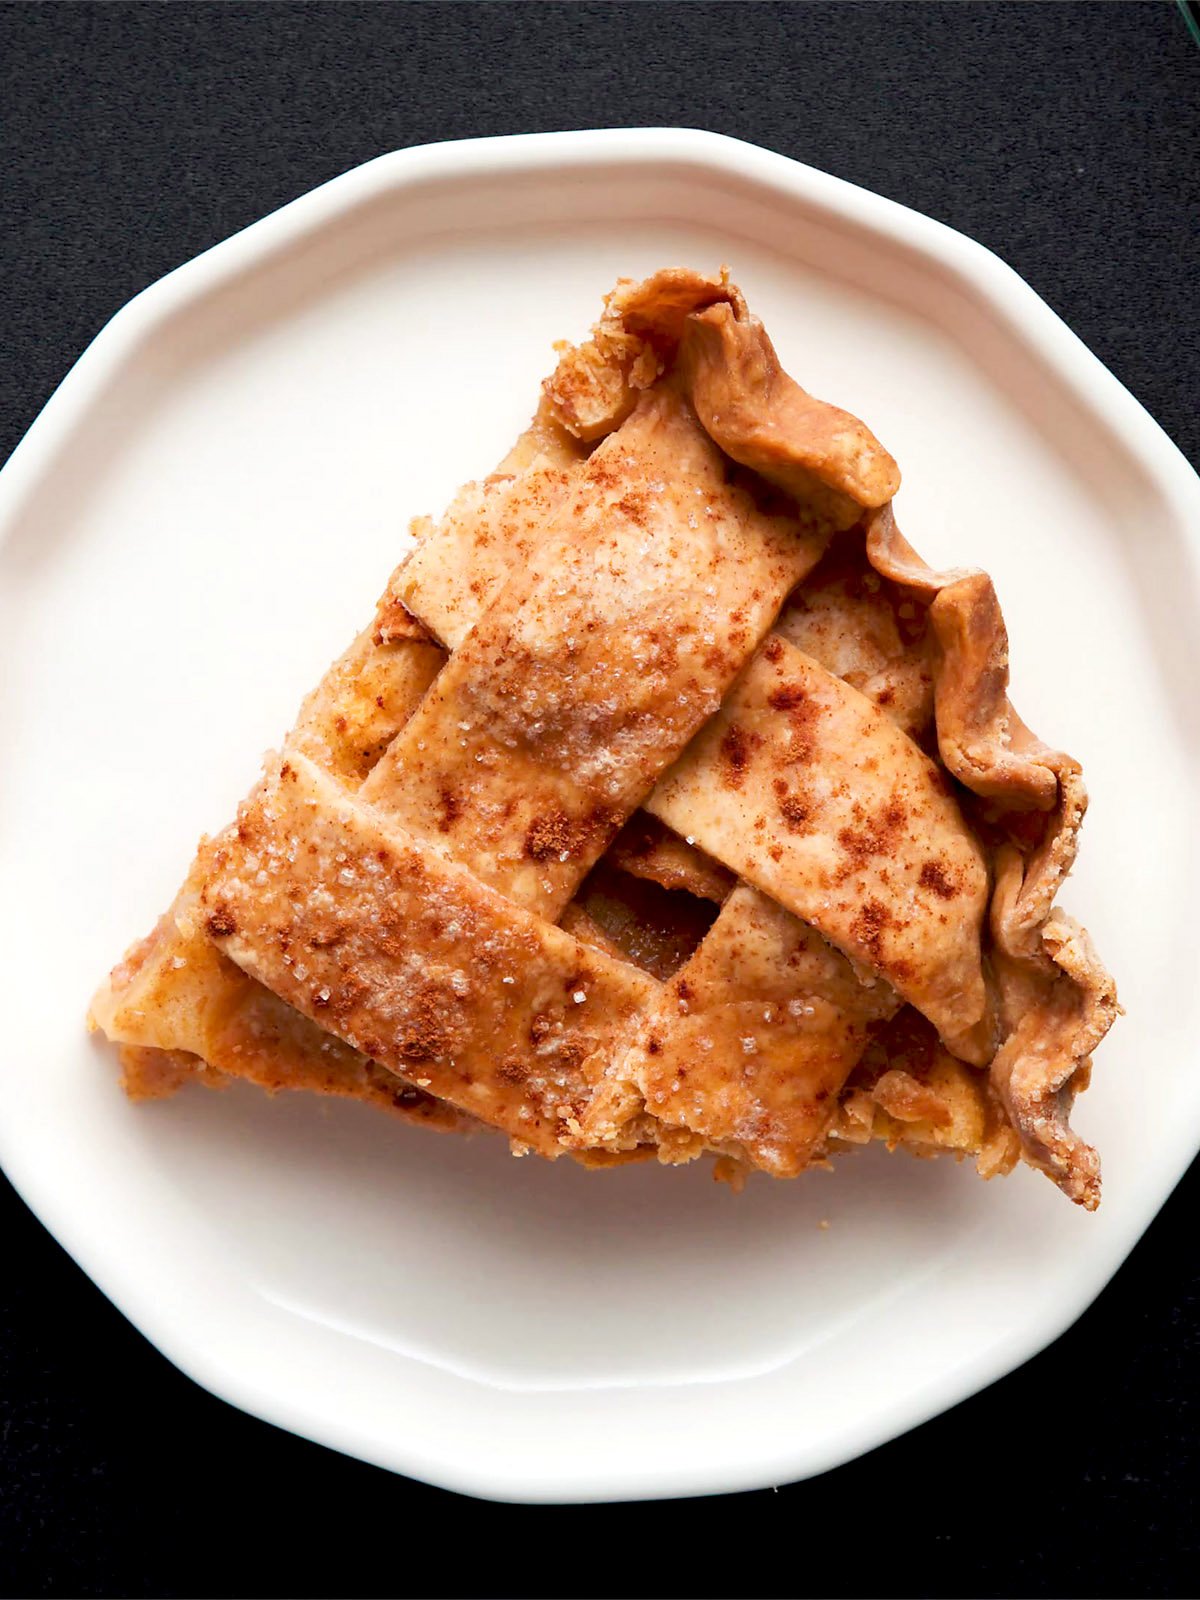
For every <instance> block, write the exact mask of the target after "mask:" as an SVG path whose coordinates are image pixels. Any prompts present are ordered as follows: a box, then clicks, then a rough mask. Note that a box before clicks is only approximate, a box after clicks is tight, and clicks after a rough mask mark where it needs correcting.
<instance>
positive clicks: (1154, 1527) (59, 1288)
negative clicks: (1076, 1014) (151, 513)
mask: <svg viewBox="0 0 1200 1600" xmlns="http://www.w3.org/2000/svg"><path fill="white" fill-rule="evenodd" d="M1198 101H1200V49H1197V48H1196V45H1195V44H1194V43H1193V41H1192V40H1191V39H1190V38H1189V37H1188V34H1187V31H1186V28H1185V25H1184V22H1183V19H1182V17H1181V15H1180V14H1179V12H1178V11H1177V9H1176V8H1175V7H1174V6H1172V5H1169V4H1167V3H1144V4H1133V5H1123V4H1106V5H1095V4H1087V5H1076V4H1056V5H975V4H952V5H933V4H929V5H916V6H912V5H907V4H889V5H878V6H877V5H873V4H861V5H840V6H836V5H835V6H826V5H772V4H761V5H752V4H726V5H707V4H701V3H693V4H683V5H676V4H642V5H633V6H627V5H618V4H612V5H594V4H574V5H558V4H525V5H474V4H465V3H464V4H452V5H424V4H376V5H366V6H363V5H357V4H313V5H307V6H295V5H284V4H260V5H257V6H243V5H232V4H228V5H226V4H210V5H193V4H188V3H175V4H160V5H154V6H137V5H133V6H131V5H122V4H84V5H59V4H49V3H46V4H21V5H12V4H3V5H0V268H2V281H0V330H2V345H0V460H2V459H3V458H4V457H5V456H6V455H7V453H8V451H9V450H11V448H12V447H13V446H14V445H15V444H16V442H17V440H18V439H19V438H20V436H21V434H22V433H23V432H24V430H25V429H26V428H27V427H28V425H29V424H30V423H31V422H32V421H33V419H34V417H35V416H36V414H37V412H38V410H39V409H40V407H41V406H42V404H43V403H44V401H45V400H46V399H47V398H48V396H49V395H50V393H51V391H52V390H53V388H54V386H55V385H56V383H57V382H58V381H59V379H60V378H61V377H62V376H63V374H64V373H65V372H66V370H67V368H68V367H69V365H70V364H71V362H72V361H73V360H74V358H75V357H76V356H77V355H78V354H79V352H80V351H81V350H82V348H83V347H84V345H85V344H86V343H87V342H88V340H89V339H90V338H91V337H92V335H93V334H94V333H95V332H96V331H97V330H98V329H99V328H100V327H101V326H102V324H103V323H104V322H105V321H106V320H107V318H108V317H109V316H111V315H112V313H113V312H115V311H116V310H117V309H118V308H119V307H120V306H121V305H122V304H123V303H124V302H125V301H126V300H127V299H128V298H129V297H130V296H131V295H132V294H134V293H135V292H136V291H137V290H139V289H141V288H142V287H143V286H144V285H145V284H147V283H149V282H151V281H152V280H153V279H155V278H157V277H159V276H160V275H161V274H162V273H164V272H166V271H167V270H168V269H169V268H171V267H173V266H175V265H177V264H178V263H179V262H181V261H184V260H186V259H187V258H188V257H190V256H192V255H194V254H195V253H196V252H197V251H199V250H202V249H204V248H205V247H206V246H208V245H210V244H212V243H214V242H215V241H217V240H219V239H221V238H223V237H225V236H226V235H227V234H229V233H231V232H232V231H233V230H235V229H237V228H240V227H242V226H243V225H244V224H246V223H248V222H251V221H253V220H254V219H255V218H257V217H259V216H261V215H262V214H263V213H265V212H267V211H270V210H272V209H273V208H274V207H276V206H278V205H280V204H282V203H283V202H284V201H286V200H290V199H292V198H293V197H294V196H296V195H298V194H300V193H302V192H303V191H305V190H307V189H309V188H311V187H313V185H315V184H317V183H320V182H322V181H323V180H324V179H326V178H330V177H333V176H334V175H335V174H337V173H339V172H342V171H344V170H345V169H346V168H348V167H351V166H353V165H355V164H356V163H357V162H360V161H364V160H366V159H367V158H369V157H371V156H374V155H377V154H379V153H380V152H382V151H385V150H389V149H394V148H397V147H400V146H403V145H411V144H419V143H423V142H426V141H430V140H440V139H452V138H458V137H464V136H469V135H477V134H489V133H514V132H525V131H531V130H536V129H553V128H582V127H595V126H605V125H621V124H626V125H644V124H650V123H667V124H685V125H692V126H698V127H706V128H713V129H716V130H718V131H721V132H724V133H730V134H735V135H737V136H739V137H741V138H744V139H750V140H753V141H756V142H758V143H760V144H764V145H768V146H770V147H772V148H774V149H776V150H780V151H782V152H783V153H785V154H787V155H791V156H796V157H798V158H800V159H801V160H804V161H807V162H810V163H812V164H813V165H815V166H818V167H823V168H825V169H827V170H828V171H830V172H834V173H837V174H838V175H840V176H842V177H844V178H849V179H851V180H853V181H854V182H857V183H861V184H864V185H867V186H868V187H870V188H873V189H876V190H878V191H880V192H881V193H883V194H886V195H890V196H892V197H894V198H895V199H898V200H901V201H904V202H905V203H906V204H908V205H911V206H914V207H916V208H918V209H919V210H922V211H926V212H929V213H931V214H932V215H933V216H935V217H939V218H941V219H942V220H944V221H946V222H949V223H951V224H953V225H954V226H955V227H958V228H961V229H962V230H963V231H964V232H966V233H968V234H970V235H972V236H974V237H975V238H977V239H979V240H981V241H982V242H983V243H985V244H987V245H990V246H991V247H992V248H993V249H995V250H996V251H998V252H999V253H1000V254H1001V255H1002V256H1004V257H1005V258H1006V259H1007V260H1008V261H1010V262H1011V263H1012V264H1013V266H1015V267H1016V268H1017V270H1018V271H1019V272H1021V273H1022V274H1023V275H1024V276H1025V277H1026V278H1027V279H1028V280H1029V282H1030V283H1032V284H1033V286H1034V287H1035V288H1036V289H1037V290H1038V291H1039V292H1040V293H1041V294H1042V295H1043V296H1044V297H1045V298H1046V299H1047V300H1048V301H1049V302H1050V304H1051V305H1052V306H1054V307H1055V309H1056V310H1058V311H1059V312H1060V313H1061V314H1062V315H1063V316H1064V317H1065V318H1066V319H1067V321H1068V322H1069V323H1070V324H1071V326H1072V327H1073V328H1074V329H1075V330H1076V332H1078V333H1079V334H1080V335H1081V337H1082V338H1083V339H1084V340H1085V341H1086V342H1087V343H1088V344H1089V345H1090V346H1091V348H1092V349H1093V350H1095V351H1096V353H1097V354H1098V355H1099V356H1100V358H1101V359H1102V360H1103V361H1104V362H1106V363H1107V364H1108V365H1109V366H1110V367H1111V368H1112V369H1113V371H1114V372H1116V374H1117V375H1118V377H1120V378H1121V379H1122V380H1123V381H1124V382H1125V383H1126V384H1127V385H1128V387H1129V388H1130V389H1132V391H1133V392H1134V394H1136V395H1137V396H1138V397H1139V398H1140V399H1141V400H1142V401H1143V402H1144V403H1145V404H1146V405H1147V406H1148V407H1149V409H1150V410H1151V412H1153V414H1154V415H1155V416H1156V417H1157V418H1158V419H1159V420H1160V421H1161V423H1162V424H1163V426H1164V427H1165V428H1166V430H1167V432H1168V433H1169V434H1170V435H1171V436H1172V437H1173V438H1174V439H1175V440H1176V441H1177V442H1178V443H1179V444H1180V445H1181V447H1182V448H1183V450H1184V451H1185V452H1186V453H1187V454H1188V456H1189V458H1190V459H1191V460H1192V461H1193V462H1196V461H1197V460H1198V459H1200V408H1198V407H1197V404H1196V398H1197V396H1196V372H1197V354H1198V343H1200V341H1198V338H1197V329H1198V318H1197V311H1196V307H1197V297H1196V286H1197V281H1198V272H1197V266H1198V263H1197V251H1196V239H1197V228H1198V224H1200V159H1197V157H1200V143H1198V141H1197V106H1198ZM1136 1025H1137V1024H1136V1021H1130V1022H1129V1023H1127V1024H1126V1026H1136ZM1178 1067H1179V1070H1180V1071H1186V1070H1194V1066H1193V1064H1192V1063H1190V1062H1187V1061H1180V1062H1179V1063H1178ZM15 1068H16V1064H15V1063H13V1062H9V1063H7V1070H9V1071H12V1070H15ZM1127 1092H1129V1093H1135V1092H1136V1085H1129V1086H1128V1088H1127ZM1198 1199H1200V1179H1198V1177H1197V1173H1196V1172H1195V1170H1193V1172H1192V1174H1191V1176H1190V1177H1189V1178H1188V1179H1187V1180H1186V1181H1185V1182H1184V1184H1183V1185H1182V1187H1181V1188H1180V1189H1179V1190H1178V1191H1177V1193H1176V1194H1175V1196H1174V1198H1173V1199H1172V1200H1171V1202H1170V1204H1169V1205H1168V1206H1167V1208H1166V1211H1165V1213H1164V1214H1163V1215H1162V1216H1161V1217H1160V1218H1159V1219H1158V1221H1157V1222H1155V1224H1154V1225H1153V1227H1152V1228H1151V1229H1150V1231H1149V1234H1148V1236H1147V1237H1146V1238H1145V1240H1144V1241H1143V1242H1142V1243H1141V1244H1140V1245H1139V1247H1138V1249H1137V1250H1136V1251H1135V1253H1134V1255H1133V1257H1132V1259H1131V1260H1130V1261H1129V1262H1128V1264H1127V1265H1126V1266H1125V1267H1124V1268H1123V1269H1122V1270H1121V1272H1120V1273H1119V1274H1118V1276H1117V1278H1116V1280H1115V1281H1114V1282H1113V1284H1111V1285H1110V1287H1109V1288H1108V1289H1107V1290H1106V1291H1105V1293H1104V1294H1103V1295H1102V1296H1101V1298H1100V1300H1099V1302H1098V1303H1097V1304H1096V1305H1095V1306H1094V1307H1093V1308H1092V1310H1090V1311H1089V1312H1088V1313H1087V1315H1086V1316H1085V1317H1084V1318H1083V1319H1082V1321H1081V1322H1080V1323H1079V1324H1078V1325H1077V1326H1076V1327H1075V1328H1074V1329H1073V1330H1072V1331H1071V1332H1070V1333H1068V1334H1067V1335H1066V1336H1065V1337H1064V1338H1063V1339H1061V1340H1060V1341H1059V1342H1058V1343H1057V1344H1056V1345H1055V1346H1054V1347H1053V1348H1052V1349H1050V1350H1048V1351H1046V1352H1045V1353H1044V1354H1043V1355H1041V1356H1039V1357H1038V1358H1037V1359H1036V1360H1034V1361H1032V1362H1030V1363H1029V1364H1028V1365H1027V1366H1026V1367H1025V1368H1024V1369H1023V1370H1021V1371H1020V1372H1018V1373H1016V1374H1014V1375H1013V1376H1011V1377H1009V1378H1007V1379H1005V1380H1003V1381H1002V1382H1000V1383H998V1384H996V1385H995V1386H994V1387H993V1388H992V1389H990V1390H989V1391H987V1392H986V1393H984V1394H982V1395H980V1396H978V1397H977V1398H975V1399H973V1400H971V1401H968V1402H967V1403H966V1404H965V1405H962V1406H960V1407H959V1408H958V1409H957V1410H956V1411H954V1412H953V1413H952V1414H951V1415H949V1416H946V1417H942V1418H940V1419H938V1420H936V1421H934V1422H931V1423H929V1424H928V1425H926V1426H925V1427H923V1428H921V1429H919V1430H917V1431H916V1432H915V1433H913V1434H910V1435H909V1436H908V1437H907V1438H904V1439H901V1440H899V1441H897V1442H896V1443H894V1444H892V1445H889V1446H887V1447H885V1448H884V1449H881V1450H878V1451H876V1452H875V1453H874V1454H873V1455H871V1456H869V1457H868V1458H866V1459H864V1460H862V1461H859V1462H856V1463H853V1464H851V1465H850V1466H847V1467H844V1468H842V1469H840V1470H839V1471H836V1472H832V1473H830V1474H828V1475H827V1476H826V1477H824V1478H822V1479H819V1480H817V1481H815V1482H812V1483H807V1484H801V1485H797V1486H793V1487H785V1488H783V1489H781V1490H779V1491H778V1492H772V1491H769V1490H768V1491H764V1492H762V1493H757V1494H748V1495H741V1496H737V1497H728V1498H725V1499H716V1500H707V1501H678V1502H670V1503H660V1504H649V1505H631V1506H615V1507H582V1508H578V1507H563V1508H524V1507H504V1506H494V1505H487V1504H482V1503H476V1502H472V1501H468V1500H465V1499H460V1498H457V1497H455V1496H452V1495H449V1494H445V1493H442V1492H440V1491H437V1490H433V1489H427V1488H425V1487H423V1486H419V1485H416V1484H412V1483H408V1482H406V1481H402V1480H398V1479H395V1478H391V1477H389V1476H387V1475H386V1474H384V1473H382V1472H379V1471H376V1470H374V1469H372V1468H369V1467H365V1466H362V1465H360V1464H358V1463H357V1462H352V1461H347V1460H343V1459H342V1458H340V1457H338V1456H336V1455H334V1454H332V1453H330V1452H328V1451H326V1450H323V1449H321V1448H319V1447H317V1446H315V1445H310V1444H306V1443H302V1442H301V1441H299V1440H296V1439H293V1438H290V1437H288V1436H287V1435H286V1434H283V1433H280V1432H278V1431H276V1430H275V1429H273V1428H271V1427H268V1426H266V1425H264V1424H262V1423H259V1422H255V1421H252V1420H250V1419H249V1418H247V1417H244V1416H242V1415H240V1414H239V1413H237V1412H235V1411H234V1410H232V1409H231V1408H229V1407H227V1406H225V1405H224V1404H222V1403H221V1402H220V1401H218V1400H215V1399H213V1398H211V1397H210V1396H209V1395H207V1394H205V1393H202V1392H201V1391H200V1390H199V1389H197V1388H195V1387H194V1386H193V1385H192V1384H191V1383H189V1382H188V1380H186V1379H185V1378H183V1377H182V1376H180V1375H179V1374H178V1373H177V1372H175V1371H174V1370H173V1369H172V1368H171V1367H170V1366H168V1364H167V1363H166V1361H164V1360H163V1358H162V1357H161V1356H159V1355H158V1354H157V1353H156V1352H155V1351H154V1350H152V1349H151V1348H150V1347H149V1346H148V1345H147V1344H145V1343H144V1341H143V1340H142V1339H141V1338H140V1337H139V1335H137V1334H136V1333H134V1332H133V1331H132V1330H131V1329H130V1328H129V1327H128V1326H126V1324H125V1323H124V1322H123V1321H122V1319H121V1317H120V1316H119V1315H118V1314H117V1312H116V1311H114V1310H113V1309H112V1307H111V1306H109V1305H108V1303H107V1302H106V1301H105V1300H104V1299H103V1298H102V1297H101V1295H100V1294H99V1293H98V1292H97V1291H96V1290H95V1289H94V1288H93V1287H92V1286H91V1285H90V1283H88V1282H87V1280H86V1279H85V1278H84V1277H83V1276H82V1274H81V1273H80V1272H79V1271H78V1270H77V1269H76V1268H75V1267H74V1266H73V1264H72V1263H71V1262H70V1261H69V1260H68V1259H67V1257H66V1256H65V1255H64V1254H63V1253H62V1252H61V1251H60V1250H59V1248H58V1247H57V1246H56V1245H55V1244H54V1243H53V1242H52V1241H51V1239H50V1238H49V1237H48V1236H47V1235H46V1234H45V1233H44V1232H43V1230H42V1229H41V1227H40V1226H39V1224H38V1223H37V1222H35V1221H34V1219H33V1218H32V1217H31V1216H30V1215H29V1213H28V1212H27V1211H26V1210H25V1209H24V1207H23V1206H22V1204H21V1203H20V1202H19V1201H18V1200H17V1198H16V1197H15V1195H13V1194H12V1192H11V1191H10V1190H5V1191H4V1192H3V1193H2V1194H0V1241H2V1243H0V1252H2V1253H0V1261H2V1263H3V1270H2V1273H0V1586H2V1587H3V1588H4V1590H5V1591H6V1592H7V1593H9V1594H20V1593H29V1594H38V1593H54V1594H70V1593H76V1594H89V1595H91V1594H96V1595H125V1594H132V1595H141V1594H151V1595H193V1594H212V1595H219V1596H230V1595H277V1594H278V1595H285V1594H295V1595H309V1594H332V1595H350V1596H352V1595H358V1594H362V1595H375V1594H387V1593H401V1594H404V1593H412V1592H414V1591H420V1592H424V1593H433V1594H441V1595H476V1596H482V1595H508V1594H513V1595H518V1594H529V1595H532V1594H538V1593H568V1594H571V1593H575V1594H591V1593H597V1594H602V1593H605V1592H608V1593H619V1592H633V1593H657V1594H677V1595H692V1596H697V1595H709V1594H713V1595H716V1594H722V1595H728V1594H731V1593H732V1594H739V1593H740V1594H748V1593H749V1594H753V1593H758V1594H763V1593H772V1594H797V1593H806V1594H809V1593H815V1594H831V1595H859V1594H867V1595H870V1594H876V1595H910V1594H911V1595H943V1594H956V1593H957V1594H968V1595H1005V1594H1009V1595H1084V1594H1092V1595H1108V1594H1135V1595H1159V1594H1164V1595H1165V1594H1178V1595H1188V1594H1195V1593H1196V1592H1197V1580H1198V1579H1200V1570H1198V1568H1200V1563H1198V1562H1197V1555H1198V1548H1197V1536H1196V1527H1195V1521H1194V1512H1193V1499H1194V1497H1193V1485H1192V1482H1191V1481H1190V1480H1191V1477H1192V1475H1193V1474H1194V1473H1195V1470H1196V1460H1195V1456H1196V1450H1195V1435H1196V1410H1197V1406H1196V1400H1197V1385H1196V1378H1195V1371H1196V1362H1197V1357H1198V1356H1200V1340H1198V1338H1197V1315H1196V1311H1197V1305H1196V1299H1197V1269H1196V1257H1195V1251H1194V1237H1195V1225H1194V1222H1193V1214H1194V1212H1195V1210H1196V1203H1197V1200H1198Z"/></svg>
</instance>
